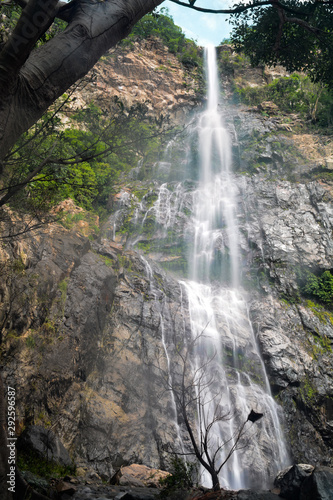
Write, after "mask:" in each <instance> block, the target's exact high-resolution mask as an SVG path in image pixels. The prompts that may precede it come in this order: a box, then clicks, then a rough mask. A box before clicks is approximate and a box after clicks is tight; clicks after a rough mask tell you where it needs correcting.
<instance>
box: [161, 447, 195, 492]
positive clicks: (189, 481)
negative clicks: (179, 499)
mask: <svg viewBox="0 0 333 500" xmlns="http://www.w3.org/2000/svg"><path fill="white" fill-rule="evenodd" d="M169 472H170V476H167V477H165V478H161V479H160V485H161V486H162V492H161V495H160V496H161V498H164V497H166V496H169V495H170V494H172V493H173V492H176V491H177V490H188V489H190V488H192V487H193V486H194V481H193V478H194V477H195V476H196V475H197V469H196V466H195V464H194V463H192V462H185V461H184V460H182V459H181V458H179V457H178V456H177V455H174V456H173V457H172V459H171V467H170V470H169Z"/></svg>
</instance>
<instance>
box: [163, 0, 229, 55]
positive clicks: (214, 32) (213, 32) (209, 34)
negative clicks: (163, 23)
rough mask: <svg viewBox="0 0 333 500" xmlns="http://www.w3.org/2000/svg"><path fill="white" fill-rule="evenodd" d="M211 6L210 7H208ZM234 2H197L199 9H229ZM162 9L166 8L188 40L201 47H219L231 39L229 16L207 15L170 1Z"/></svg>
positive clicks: (220, 0) (202, 0) (213, 0)
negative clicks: (190, 39)
mask: <svg viewBox="0 0 333 500" xmlns="http://www.w3.org/2000/svg"><path fill="white" fill-rule="evenodd" d="M185 1H186V0H185ZM208 4H209V5H208ZM231 4H232V2H228V0H209V2H207V0H206V1H204V0H201V1H200V0H197V2H196V5H197V6H198V7H209V8H215V9H227V8H229V7H230V5H231ZM161 7H166V8H167V9H168V10H169V14H170V15H171V17H172V18H173V20H174V22H175V24H177V25H178V26H180V27H181V28H182V29H183V31H184V33H185V35H186V36H187V37H188V38H192V39H193V40H196V41H197V43H198V44H199V45H203V46H206V45H209V44H213V45H215V46H216V45H219V44H220V43H221V41H222V40H223V39H224V38H228V37H229V33H230V28H231V26H230V24H229V23H228V19H229V16H226V15H224V14H207V13H202V12H197V11H195V10H193V9H189V8H187V7H181V6H180V5H177V4H175V3H173V2H169V1H168V0H167V1H165V2H163V4H162V6H161Z"/></svg>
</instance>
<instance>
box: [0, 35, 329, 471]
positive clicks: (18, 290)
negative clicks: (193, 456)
mask: <svg viewBox="0 0 333 500" xmlns="http://www.w3.org/2000/svg"><path fill="white" fill-rule="evenodd" d="M96 72H97V80H96V81H95V82H93V83H91V84H90V86H88V87H86V89H85V91H84V93H83V94H82V95H80V96H79V102H80V103H82V102H84V101H88V100H90V99H91V98H93V99H94V100H95V101H96V102H98V103H99V105H101V106H102V107H103V108H104V109H105V110H107V109H108V108H109V99H110V96H115V95H117V96H119V98H120V99H122V100H123V101H124V102H126V104H127V105H131V104H132V103H134V102H137V100H138V99H139V100H142V101H147V100H148V101H149V106H150V107H151V109H152V110H154V112H155V111H156V110H157V112H159V111H165V110H167V111H168V112H172V113H173V114H174V116H176V117H177V119H180V118H181V117H182V118H184V116H187V115H188V114H189V112H190V110H192V108H193V106H194V104H195V103H196V102H197V96H198V85H197V83H196V81H195V79H193V78H192V76H191V75H189V74H187V73H186V72H185V71H184V69H183V68H181V66H180V63H179V62H178V61H177V59H176V58H175V57H174V56H172V55H171V54H169V53H168V51H167V49H165V48H164V47H162V46H161V44H160V42H157V41H155V40H150V41H146V42H140V43H137V44H136V46H135V50H134V51H133V50H130V49H126V50H125V51H122V50H120V49H117V50H116V51H114V52H113V53H111V54H109V55H108V56H106V61H104V62H102V63H101V64H99V66H98V67H97V70H96ZM222 78H223V77H222ZM242 78H245V77H244V75H242ZM223 108H225V109H224V115H225V122H226V125H227V127H228V129H229V132H230V135H231V137H232V142H233V156H234V165H235V174H234V186H235V189H236V190H237V200H238V208H237V216H238V220H239V233H240V242H241V262H242V278H243V292H244V295H245V296H246V297H247V302H248V309H249V316H250V319H251V322H252V326H253V329H254V332H255V335H256V339H257V341H258V343H259V346H260V350H261V352H262V356H263V359H264V362H265V365H266V368H267V372H268V377H269V380H270V384H271V387H272V392H273V395H274V396H275V398H276V400H277V402H278V403H279V405H281V408H282V410H283V414H284V419H285V421H284V426H285V434H286V436H287V438H286V439H287V442H288V443H289V445H290V452H291V454H292V457H293V460H294V461H295V462H299V463H305V462H308V463H311V464H313V465H316V464H321V465H330V466H333V463H332V451H333V375H332V368H331V367H332V362H333V354H332V347H331V346H332V344H333V315H332V313H331V312H330V309H325V308H324V306H323V305H320V304H319V303H318V302H314V301H313V300H310V299H309V298H308V297H306V295H304V293H303V291H302V290H303V289H302V284H301V282H300V273H302V270H303V271H304V270H309V271H311V272H317V273H319V272H323V271H325V270H331V269H332V268H333V238H332V234H333V233H332V230H333V211H332V182H331V181H330V180H327V178H325V179H323V178H319V179H315V173H316V172H317V170H318V168H322V169H324V171H325V172H327V168H328V165H327V159H329V157H330V155H331V154H332V149H331V142H330V140H329V138H327V137H326V138H325V137H320V136H319V135H316V136H312V135H310V134H308V133H302V131H301V132H297V133H296V132H294V131H293V130H291V131H290V130H288V129H287V130H286V127H284V125H285V121H284V117H281V116H280V115H279V116H277V115H274V113H273V114H271V115H270V116H267V113H266V114H265V115H266V116H263V115H261V114H260V113H258V110H253V109H252V110H249V109H248V108H245V107H240V106H235V105H233V104H229V105H227V103H224V104H223ZM288 126H289V125H288ZM173 148H174V149H173V150H174V151H176V152H177V154H174V155H172V154H171V153H170V151H168V156H166V158H165V161H163V162H160V163H159V164H156V165H155V166H154V167H152V169H151V170H150V171H148V169H141V170H140V168H137V166H134V165H133V167H135V168H133V171H132V173H131V175H130V176H128V177H127V178H126V179H124V181H123V184H122V185H121V186H119V194H118V195H117V196H116V197H115V198H114V199H113V200H111V201H112V211H111V213H110V217H109V219H108V221H107V222H106V224H104V226H103V227H102V228H101V233H100V236H99V237H98V238H95V240H94V241H91V240H90V239H89V238H88V237H86V236H83V235H82V234H80V233H79V232H78V231H76V230H75V228H74V229H73V230H67V229H65V228H63V227H61V226H59V225H56V224H54V225H50V226H49V227H46V228H45V229H44V230H38V231H36V232H33V233H30V234H27V235H26V237H25V238H24V239H22V240H20V241H9V242H7V243H3V244H2V248H1V260H2V264H3V271H2V274H3V277H4V279H3V280H2V284H1V286H0V297H1V301H2V309H1V314H0V324H1V326H2V337H3V343H2V362H3V365H4V374H5V378H6V382H7V383H8V384H10V385H11V386H13V387H15V388H16V390H17V431H18V432H20V431H21V430H22V429H23V428H24V427H25V426H29V425H30V424H37V425H42V426H44V427H50V428H52V430H53V431H54V432H55V433H56V434H57V435H58V436H59V437H60V438H61V440H62V442H63V444H64V445H65V447H66V449H67V450H68V451H69V452H70V454H71V457H72V458H73V460H74V462H75V463H76V465H77V467H78V471H79V473H82V474H84V473H86V472H87V471H91V470H95V471H96V472H97V473H98V474H99V475H100V476H101V477H102V478H105V479H109V478H110V477H112V476H113V474H114V473H115V471H116V470H118V468H119V467H120V466H122V465H127V464H131V463H143V464H145V465H149V466H152V467H157V468H162V469H163V468H165V467H167V463H168V454H167V453H166V451H165V445H167V444H170V443H177V440H179V439H180V434H179V432H181V431H179V427H178V423H179V422H177V421H175V412H174V406H173V401H172V397H171V395H170V391H169V392H168V391H166V390H165V381H163V377H164V374H165V369H166V366H167V362H168V360H167V358H166V355H165V346H164V345H163V332H165V331H167V332H168V341H169V343H174V345H177V343H178V342H179V341H180V339H181V337H182V336H185V337H186V336H187V335H188V323H189V319H188V311H187V310H186V307H184V301H183V298H182V288H181V286H180V284H179V281H178V279H179V278H183V277H184V276H185V277H186V275H187V256H188V251H189V248H190V246H191V239H190V233H191V231H190V230H189V229H188V228H189V219H190V217H191V213H192V210H193V193H194V192H195V190H196V187H197V159H196V157H195V154H193V144H191V143H190V142H186V141H185V139H183V140H182V141H181V143H180V144H177V143H175V144H174V145H173ZM186 148H187V149H186ZM184 149H185V150H186V151H187V152H188V154H187V156H186V161H185V160H182V161H181V162H180V160H179V156H180V155H179V151H184ZM180 163H181V165H180ZM316 169H317V170H316ZM147 172H148V175H147ZM226 241H227V238H226ZM224 250H225V253H224V255H227V254H228V251H229V248H228V243H226V244H225V249H224ZM180 424H181V422H180ZM182 438H183V439H184V440H185V442H186V436H185V435H184V436H182ZM267 467H269V464H268V465H267Z"/></svg>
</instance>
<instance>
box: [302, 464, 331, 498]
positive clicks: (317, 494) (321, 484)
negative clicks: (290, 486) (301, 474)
mask: <svg viewBox="0 0 333 500" xmlns="http://www.w3.org/2000/svg"><path fill="white" fill-rule="evenodd" d="M332 498H333V469H332V468H330V467H315V469H314V471H313V472H312V474H311V475H309V476H308V477H307V478H305V479H304V481H303V483H302V486H301V494H300V500H332Z"/></svg>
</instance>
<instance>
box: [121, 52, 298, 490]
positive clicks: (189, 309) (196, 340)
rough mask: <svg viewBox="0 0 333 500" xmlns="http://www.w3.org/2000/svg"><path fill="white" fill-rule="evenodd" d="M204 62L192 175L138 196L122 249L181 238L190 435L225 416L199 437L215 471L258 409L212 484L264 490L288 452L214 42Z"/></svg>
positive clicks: (157, 293) (168, 348)
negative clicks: (261, 327) (249, 260)
mask: <svg viewBox="0 0 333 500" xmlns="http://www.w3.org/2000/svg"><path fill="white" fill-rule="evenodd" d="M206 67H207V71H206V76H207V84H208V85H207V86H208V90H207V106H206V109H205V111H203V112H202V113H200V114H198V115H197V117H196V118H195V120H194V121H193V124H192V126H191V134H190V135H191V138H192V142H193V143H195V144H197V146H198V150H199V174H198V178H197V179H196V180H189V181H184V182H180V181H177V182H170V183H168V182H163V183H161V185H160V188H159V190H158V193H156V194H157V199H156V201H155V202H154V203H153V204H152V205H150V206H148V205H145V201H144V200H143V201H141V202H140V203H139V204H138V205H137V208H136V210H135V213H134V219H135V221H134V222H135V224H137V226H138V227H140V228H141V229H140V232H139V234H138V236H137V237H136V239H134V240H133V239H132V245H133V244H138V243H140V241H144V242H146V243H144V244H145V245H146V247H147V248H148V249H149V252H150V256H151V257H153V258H154V255H153V254H154V252H155V256H156V255H157V256H158V255H159V256H162V257H163V258H164V256H165V255H164V254H166V258H169V261H170V262H171V261H172V259H173V254H172V253H171V255H170V254H169V257H168V254H167V251H169V253H170V248H171V249H172V248H173V246H174V245H176V246H177V245H178V246H177V252H178V250H179V248H182V243H181V242H180V241H176V240H177V238H176V237H175V235H176V234H182V235H183V236H184V240H183V242H184V241H185V240H186V245H185V246H186V249H187V250H186V254H187V267H186V272H184V273H183V274H184V276H185V277H186V279H185V278H184V279H183V280H181V281H180V282H179V287H180V290H181V294H180V296H181V301H182V303H181V304H180V307H181V310H182V311H184V314H183V315H184V318H186V319H184V321H185V322H187V324H186V325H185V326H184V328H183V330H184V331H183V332H178V335H181V334H182V333H183V334H184V336H185V337H186V335H185V331H186V332H190V338H188V335H187V337H186V339H185V340H184V345H185V346H186V342H187V343H188V344H189V345H191V346H192V347H193V346H194V348H193V349H192V356H193V358H192V360H191V363H192V369H193V371H194V372H196V373H201V369H202V367H204V373H203V375H202V377H203V378H202V379H201V380H202V383H203V384H204V385H205V386H206V390H205V391H204V393H202V392H200V398H198V401H197V403H198V407H197V409H196V410H195V409H194V411H193V412H192V413H193V415H192V417H193V419H194V420H195V415H197V417H196V426H197V433H198V437H199V436H200V433H201V434H202V433H204V432H205V426H207V424H209V422H211V421H212V420H213V419H214V417H215V416H216V415H217V414H219V412H221V413H222V414H223V415H225V418H223V419H221V420H219V421H217V422H215V423H214V425H212V426H211V430H210V434H209V436H210V439H209V447H210V452H213V453H214V450H218V453H217V467H218V466H219V464H221V463H222V462H224V461H225V459H226V458H227V456H228V454H229V451H230V449H231V448H232V447H233V445H234V444H235V440H236V439H237V433H238V431H239V429H240V427H241V426H242V425H243V424H244V422H246V420H247V418H248V415H249V414H250V412H251V410H254V411H255V412H257V413H260V414H263V418H262V419H260V421H258V422H255V423H253V424H252V423H251V422H247V423H246V426H245V431H246V432H245V436H244V439H242V440H240V441H239V446H238V447H237V448H236V450H235V452H234V453H233V454H232V455H231V457H230V458H229V459H228V461H227V462H226V463H225V465H224V466H223V467H222V469H221V472H220V482H221V485H222V486H225V487H230V488H233V489H240V488H248V487H256V488H262V489H264V488H268V487H270V486H271V484H272V480H273V479H274V477H275V476H276V474H277V472H278V471H279V470H280V469H282V468H284V467H285V466H286V465H288V463H289V458H288V453H287V449H286V445H285V442H284V438H283V431H282V427H281V422H282V411H281V409H280V407H279V406H278V405H277V404H276V402H275V400H274V398H273V397H272V395H271V391H270V387H269V382H268V378H267V374H266V371H265V366H264V363H263V360H262V357H261V354H260V349H259V346H258V344H257V340H256V337H255V334H254V331H253V328H252V325H251V321H250V318H249V312H248V304H247V297H246V293H245V292H244V290H243V289H242V282H241V263H240V260H241V255H240V245H239V228H238V224H237V220H238V216H239V213H238V210H239V205H240V200H239V188H238V186H239V184H237V180H236V178H235V176H234V174H233V172H232V154H231V140H230V136H229V133H228V131H227V129H226V127H225V124H224V122H223V117H222V114H221V112H220V108H219V95H220V93H219V85H218V71H217V62H216V52H215V49H214V48H207V49H206ZM170 148H171V146H170ZM170 148H169V149H170ZM169 154H170V151H169ZM185 154H186V155H187V153H186V152H185ZM186 161H187V160H186ZM186 161H185V160H180V162H179V163H180V164H181V165H184V164H185V170H186V168H187V167H186ZM168 165H169V166H170V165H171V164H169V163H168ZM162 170H163V169H162ZM164 170H165V169H164ZM164 170H163V172H164ZM187 172H188V170H187ZM163 175H164V173H163ZM177 178H178V179H179V172H178V177H177ZM119 203H120V209H119V213H118V212H116V214H115V216H114V220H112V224H113V225H114V226H116V225H117V224H118V219H119V220H120V216H121V206H122V205H121V204H126V203H129V201H128V193H125V192H124V193H122V194H121V197H120V201H119ZM134 219H133V220H134ZM152 220H154V221H155V222H153V224H155V226H156V231H155V234H154V235H153V234H152V233H151V232H150V233H149V236H147V235H146V236H144V231H145V227H146V226H147V225H149V224H150V226H149V227H150V228H151V222H152ZM177 231H178V233H177ZM114 232H115V231H114ZM171 237H172V238H173V240H172V241H171V240H170V238H171ZM143 238H146V239H143ZM163 238H164V241H165V242H166V243H165V246H164V250H167V251H166V252H164V253H163V248H160V249H156V246H154V245H156V241H162V240H163ZM147 241H148V243H147ZM139 248H144V247H140V246H139ZM177 252H176V253H177ZM143 260H144V263H145V267H146V274H147V278H148V279H149V281H150V283H151V288H150V292H151V295H152V296H153V297H154V300H155V302H156V307H159V308H160V307H161V304H162V305H163V303H164V302H163V300H164V299H165V296H164V295H163V293H164V292H161V290H159V289H158V286H159V284H158V283H157V282H156V283H155V282H154V273H153V271H152V268H151V267H150V265H149V263H148V261H147V260H146V259H144V258H143ZM183 260H184V259H183ZM161 294H162V295H161ZM163 296H164V299H163ZM158 304H159V305H158ZM159 311H160V328H159V329H160V335H161V340H162V348H163V351H164V355H165V358H166V365H167V367H168V370H169V377H170V383H171V382H172V377H174V376H175V371H177V370H175V365H174V363H175V361H174V360H173V359H172V356H173V354H174V352H173V350H174V346H175V335H176V334H175V332H168V331H167V328H166V327H165V324H164V318H163V314H164V312H163V311H167V308H163V307H162V308H161V309H159ZM194 390H197V391H198V388H197V387H194ZM198 394H199V392H198ZM199 399H200V401H199ZM171 405H172V408H173V410H172V413H173V415H174V418H175V425H176V430H177V431H176V435H177V440H178V442H179V443H180V446H181V448H182V450H183V449H184V445H183V442H182V435H184V428H183V429H182V428H181V426H182V422H181V421H182V419H181V418H179V417H180V416H179V412H178V414H177V408H176V402H175V398H174V397H173V398H172V402H171ZM179 422H180V426H178V423H179ZM185 448H186V446H185ZM201 474H202V476H201V482H202V483H203V484H204V485H205V486H208V487H210V486H211V478H210V475H209V474H208V473H207V472H206V471H205V470H204V469H203V470H202V471H201Z"/></svg>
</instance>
